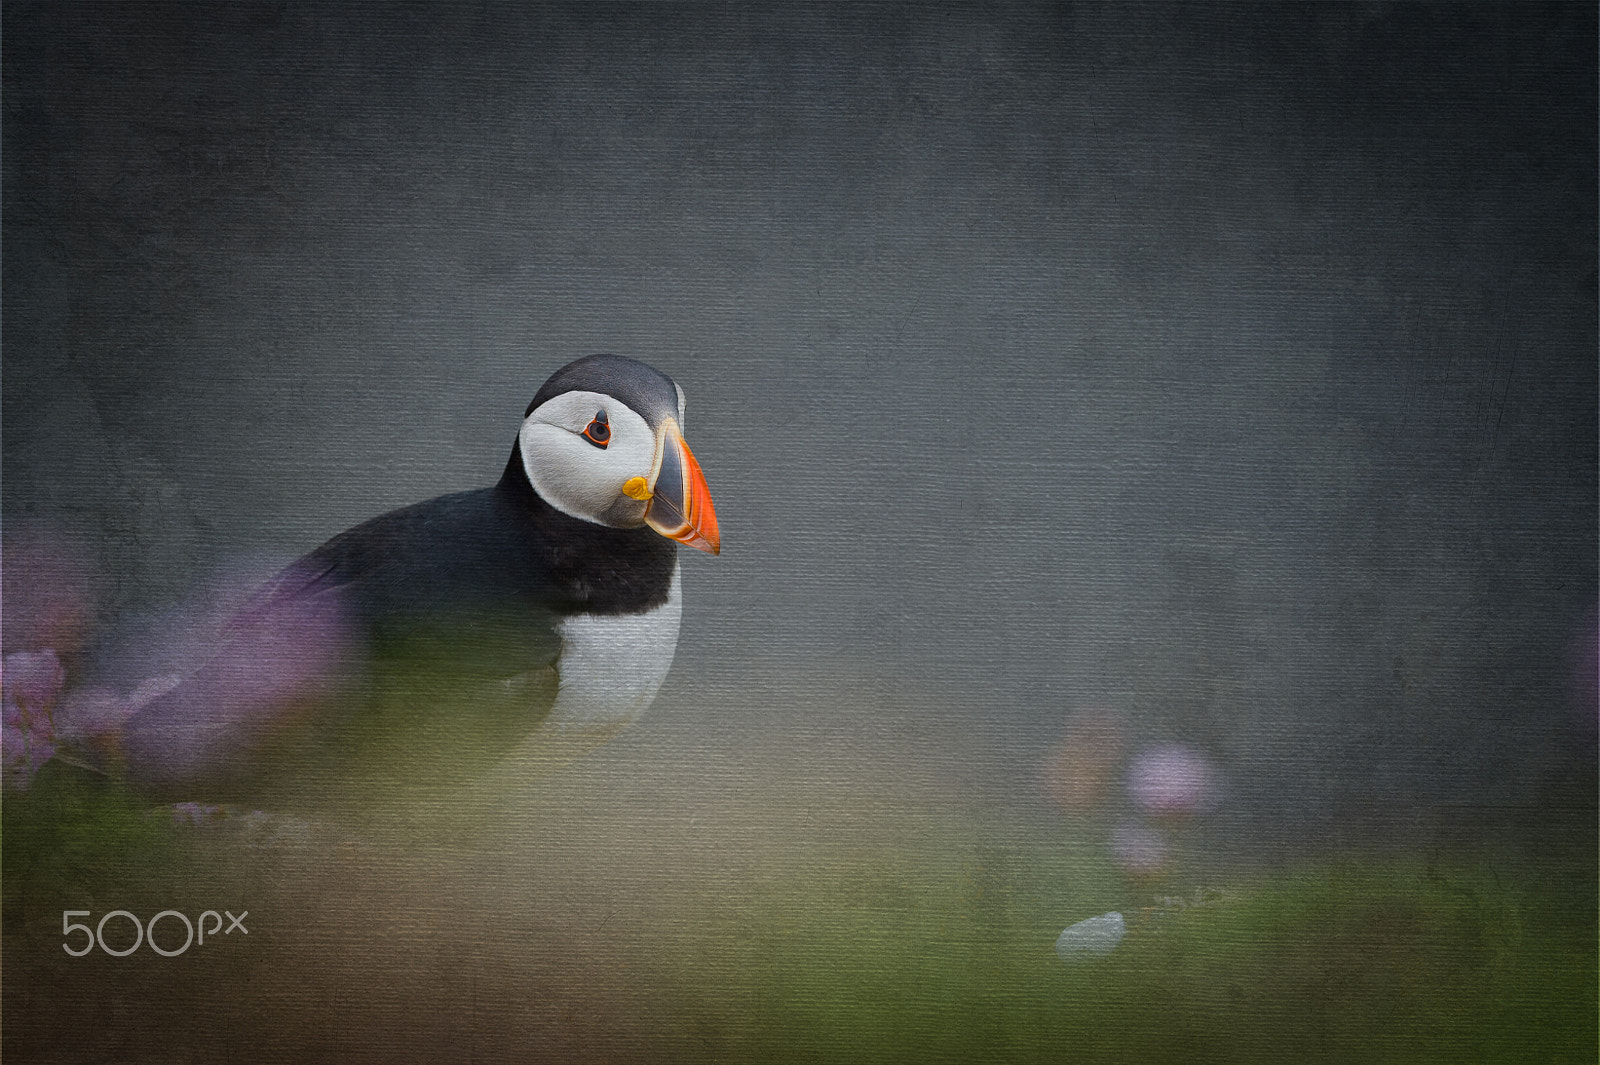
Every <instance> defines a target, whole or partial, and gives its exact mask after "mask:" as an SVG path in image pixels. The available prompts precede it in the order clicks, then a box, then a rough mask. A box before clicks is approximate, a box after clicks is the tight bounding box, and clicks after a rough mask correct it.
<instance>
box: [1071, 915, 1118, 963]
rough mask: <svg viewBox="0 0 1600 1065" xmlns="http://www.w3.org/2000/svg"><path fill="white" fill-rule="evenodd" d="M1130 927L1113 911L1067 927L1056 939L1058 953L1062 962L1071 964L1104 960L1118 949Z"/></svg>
mask: <svg viewBox="0 0 1600 1065" xmlns="http://www.w3.org/2000/svg"><path fill="white" fill-rule="evenodd" d="M1127 931H1128V926H1127V923H1126V922H1124V921H1123V919H1122V914H1120V913H1117V912H1116V911H1115V910H1113V911H1112V912H1110V913H1102V914H1101V915H1100V916H1099V917H1091V918H1089V919H1088V920H1086V921H1079V922H1078V923H1077V924H1075V925H1069V926H1067V929H1066V931H1064V932H1062V933H1061V935H1060V937H1059V938H1057V939H1056V953H1057V954H1058V955H1060V957H1061V960H1062V961H1064V962H1067V963H1068V964H1071V963H1072V962H1078V961H1083V960H1084V959H1086V958H1103V957H1105V956H1106V955H1107V954H1110V953H1111V952H1112V951H1113V950H1115V949H1116V948H1117V944H1118V943H1121V942H1122V937H1123V936H1124V935H1126V934H1127Z"/></svg>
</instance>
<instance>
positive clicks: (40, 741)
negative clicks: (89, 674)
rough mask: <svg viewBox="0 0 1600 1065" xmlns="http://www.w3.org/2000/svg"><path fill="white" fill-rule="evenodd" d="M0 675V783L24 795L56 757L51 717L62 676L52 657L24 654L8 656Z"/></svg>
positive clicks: (47, 653) (52, 654)
mask: <svg viewBox="0 0 1600 1065" xmlns="http://www.w3.org/2000/svg"><path fill="white" fill-rule="evenodd" d="M0 673H3V674H4V675H3V677H0V689H3V695H0V779H3V781H4V783H5V786H6V787H8V788H14V789H16V790H18V791H24V790H26V789H27V787H28V785H29V784H31V783H32V782H33V777H34V774H35V773H37V772H38V771H39V767H40V766H42V765H44V764H45V763H46V762H48V761H49V760H50V759H51V757H53V756H54V755H55V753H56V744H55V739H56V736H55V720H54V716H53V715H54V711H55V707H56V703H57V701H58V700H59V699H60V698H61V689H62V687H63V686H64V685H65V683H66V671H65V670H64V669H62V668H61V660H60V659H59V658H57V657H56V653H55V652H54V651H23V652H18V653H17V654H13V655H6V656H5V660H4V662H3V664H0Z"/></svg>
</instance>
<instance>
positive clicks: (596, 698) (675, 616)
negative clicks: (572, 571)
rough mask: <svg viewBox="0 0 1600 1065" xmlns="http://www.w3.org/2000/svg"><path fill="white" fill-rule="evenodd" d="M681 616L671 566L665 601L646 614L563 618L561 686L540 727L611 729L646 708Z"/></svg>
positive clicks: (657, 686)
mask: <svg viewBox="0 0 1600 1065" xmlns="http://www.w3.org/2000/svg"><path fill="white" fill-rule="evenodd" d="M682 617H683V598H682V596H681V594H680V591H679V584H678V569H677V567H676V566H674V567H673V570H672V585H671V587H670V588H669V589H668V591H667V601H666V602H665V603H664V604H662V605H661V606H660V607H658V608H657V609H655V610H652V611H650V612H649V613H646V614H622V615H617V616H606V615H599V614H577V615H574V616H572V617H570V618H567V619H566V620H565V621H563V622H561V624H560V625H558V626H557V631H558V632H559V633H560V634H561V658H560V661H559V662H558V663H557V666H556V668H557V671H558V672H559V674H560V678H561V686H560V689H559V690H558V692H557V694H556V701H555V704H554V705H553V706H552V707H551V708H550V716H549V717H547V718H546V719H545V723H544V726H543V727H544V728H545V729H548V730H554V731H558V732H568V731H574V730H589V729H604V728H615V727H617V726H621V725H626V724H628V723H629V722H631V721H633V720H634V719H635V718H637V717H638V716H639V715H640V714H642V713H644V712H645V710H646V709H647V708H648V707H649V706H650V703H651V702H652V701H654V699H655V697H656V692H657V691H658V690H659V689H660V688H661V682H662V681H664V680H666V679H667V670H668V669H670V668H671V667H672V655H673V652H675V651H676V650H677V648H678V622H679V621H680V620H681V619H682Z"/></svg>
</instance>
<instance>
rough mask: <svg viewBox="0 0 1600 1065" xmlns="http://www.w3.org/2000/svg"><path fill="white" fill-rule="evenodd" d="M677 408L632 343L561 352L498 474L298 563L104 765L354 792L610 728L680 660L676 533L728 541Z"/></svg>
mask: <svg viewBox="0 0 1600 1065" xmlns="http://www.w3.org/2000/svg"><path fill="white" fill-rule="evenodd" d="M684 406H685V402H684V393H683V389H681V388H680V387H678V385H677V383H676V382H674V381H673V380H672V378H670V377H668V376H667V375H666V374H664V373H662V372H660V371H659V370H656V369H654V368H652V367H650V366H648V365H646V364H644V363H642V362H639V361H637V360H635V359H632V358H628V357H625V356H621V355H610V354H603V355H590V356H587V357H584V358H580V359H578V360H576V361H574V362H570V363H568V364H566V365H565V366H563V367H561V368H560V369H558V370H557V371H556V372H555V373H553V374H551V376H550V378H549V379H548V380H547V381H545V383H544V385H543V386H542V387H540V389H539V390H538V392H537V393H536V394H535V395H534V397H533V400H532V401H531V402H530V403H529V404H528V408H527V410H526V412H525V413H524V415H523V419H522V423H521V426H520V428H519V430H518V432H517V435H516V439H515V441H514V442H513V444H512V448H511V455H510V458H509V460H508V461H507V463H506V466H505V470H504V472H503V474H502V475H501V477H500V479H499V481H498V482H496V483H495V484H493V485H492V486H490V487H486V488H479V489H476V490H472V491H465V492H458V493H455V494H451V495H445V496H441V497H439V498H436V499H431V500H428V501H426V502H422V503H417V504H414V505H411V506H407V507H403V508H401V509H399V510H395V511H391V512H389V513H386V514H383V515H381V516H379V517H375V518H373V519H371V520H369V521H367V522H364V523H363V524H360V525H357V526H355V527H354V528H352V529H349V530H347V531H345V532H342V533H340V534H339V535H337V536H335V537H333V538H332V539H331V540H329V541H328V542H326V543H324V544H323V545H322V546H321V547H318V548H317V549H316V550H314V551H312V552H311V553H309V554H307V555H306V556H304V557H303V558H301V559H299V560H298V561H296V562H294V563H292V564H291V565H289V566H288V567H286V568H285V569H283V570H282V571H281V572H280V573H278V574H277V576H276V577H274V578H272V579H271V580H270V581H268V582H267V583H266V585H265V586H263V587H262V588H261V589H260V590H258V591H257V592H256V593H255V594H254V595H253V596H252V597H251V598H250V599H249V600H248V601H247V602H246V603H245V605H244V606H243V607H242V608H241V609H240V610H239V611H238V613H237V614H236V615H235V616H234V617H233V618H232V619H231V620H230V621H229V622H228V624H227V626H226V629H225V632H224V633H223V634H222V636H221V638H220V639H219V641H218V647H217V650H216V653H215V654H213V655H212V656H211V657H210V659H209V660H208V661H207V662H206V663H205V664H204V665H202V666H201V667H200V668H198V669H197V670H196V671H194V672H193V673H192V674H190V675H188V676H185V677H182V678H181V679H177V678H175V679H173V680H172V681H171V682H169V683H168V684H167V685H157V689H158V691H157V694H155V695H154V697H153V698H149V699H148V701H145V702H144V703H143V704H142V705H139V706H138V707H137V709H135V710H133V711H132V712H131V714H130V715H129V716H128V717H127V718H126V719H125V720H124V721H123V722H122V723H121V725H120V727H119V728H118V729H117V731H116V732H115V734H114V735H113V736H111V737H109V738H108V740H107V742H104V743H103V744H102V749H103V750H104V751H105V752H106V757H107V760H108V761H110V762H112V763H113V764H114V767H115V770H116V772H118V773H120V774H122V775H123V776H124V777H125V778H126V779H127V780H128V781H129V782H130V783H131V784H133V785H134V786H136V787H138V788H140V789H143V790H145V791H147V792H151V793H156V794H159V795H161V796H163V797H164V798H168V799H171V800H179V799H183V800H188V801H195V800H201V801H206V802H230V803H231V802H249V803H253V804H260V803H264V802H265V803H272V802H275V803H278V804H279V805H285V806H287V805H294V804H304V803H306V802H311V803H313V804H327V803H334V804H349V803H356V802H363V801H366V802H375V801H382V800H384V799H386V798H390V797H394V796H399V795H407V794H410V795H437V794H439V793H440V792H442V791H448V790H451V789H458V788H462V787H465V786H468V785H470V784H471V783H472V782H473V781H475V780H479V779H481V778H482V777H483V776H484V775H485V774H486V773H489V771H491V770H494V769H496V767H501V768H502V769H503V767H504V765H505V764H506V763H508V762H509V763H512V764H516V763H518V762H519V761H520V762H521V763H522V764H523V765H533V764H534V763H536V762H538V763H539V764H555V765H559V764H565V762H567V761H570V759H571V758H572V757H576V756H577V755H578V754H581V753H583V752H584V751H586V750H588V749H590V748H592V747H593V746H595V745H598V744H599V743H601V742H604V741H605V740H606V739H608V738H609V737H610V736H612V735H614V734H615V733H616V732H618V731H620V730H621V729H622V728H624V727H625V726H626V725H628V724H629V723H630V722H632V721H633V720H635V719H636V718H638V716H639V715H640V714H642V713H643V712H644V711H645V709H646V708H647V707H649V705H650V703H651V702H652V701H653V700H654V698H655V695H656V692H657V690H658V689H659V688H660V686H661V684H662V681H663V680H664V679H665V677H666V675H667V671H668V668H669V667H670V666H671V664H672V659H673V655H674V652H675V650H676V647H677V640H678V629H679V624H680V621H681V619H682V615H683V600H682V596H681V591H680V580H681V579H680V566H679V558H678V548H679V546H680V545H686V546H688V547H691V548H695V549H697V550H699V551H703V552H706V553H709V554H712V555H716V554H719V553H720V551H721V538H720V533H719V530H718V526H717V516H716V511H715V510H714V509H713V506H712V502H711V494H710V491H709V489H708V488H707V486H706V480H705V476H704V474H703V473H702V472H701V469H700V464H699V462H698V461H697V460H696V459H695V456H694V453H693V452H692V451H691V450H690V449H689V445H688V443H687V442H686V441H685V439H684ZM163 687H164V688H165V690H159V689H161V688H163ZM530 752H531V753H530ZM552 752H557V753H554V754H552Z"/></svg>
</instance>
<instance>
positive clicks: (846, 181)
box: [3, 2, 1596, 839]
mask: <svg viewBox="0 0 1600 1065" xmlns="http://www.w3.org/2000/svg"><path fill="white" fill-rule="evenodd" d="M4 20H5V21H4V33H5V37H4V74H5V82H4V105H5V112H4V116H5V119H4V121H5V143H4V182H5V186H4V191H5V199H4V211H5V214H4V226H5V228H4V270H5V273H4V337H3V339H4V509H5V517H6V519H7V521H8V522H11V523H15V522H17V521H19V520H20V519H22V518H25V517H28V518H42V519H45V520H47V521H50V522H53V523H55V524H57V525H58V526H64V527H66V528H68V529H69V530H71V531H73V532H75V533H76V534H78V535H80V536H81V537H83V538H84V539H85V540H86V541H87V542H88V544H89V545H90V548H91V551H92V552H93V553H94V554H95V556H96V558H97V560H98V563H99V564H100V565H101V566H102V567H103V568H104V569H105V571H106V574H107V577H106V582H105V584H104V586H103V589H104V595H105V599H104V610H105V619H106V620H107V621H110V620H112V619H113V618H114V617H116V616H119V615H124V614H125V613H126V612H128V611H133V610H151V609H156V608H159V607H160V606H161V605H162V604H164V603H171V602H173V601H176V600H178V599H179V598H180V597H181V596H183V595H184V594H185V593H186V591H187V590H188V588H189V587H190V585H191V584H192V582H193V581H194V580H196V579H197V578H198V577H199V576H200V575H202V574H204V573H206V572H209V571H211V570H212V569H213V568H214V567H216V566H218V565H221V564H225V563H227V562H228V561H229V560H230V559H234V558H237V557H240V556H243V555H252V556H254V555H261V554H265V555H268V556H270V557H274V558H280V559H283V558H288V557H292V556H293V555H294V554H296V553H298V552H301V551H303V550H306V549H309V548H310V547H312V546H315V545H316V544H317V543H319V542H320V541H321V540H323V539H324V538H326V537H327V536H329V535H331V534H332V533H335V532H337V531H339V530H340V529H342V528H345V527H346V526H348V525H351V524H353V523H355V522H357V521H358V520H361V519H363V518H365V517H367V516H370V515H372V514H374V513H377V512H380V511H382V510H384V509H387V508H389V507H393V506H396V505H399V504H402V503H406V502H410V501H414V500H418V499H421V498H425V497H428V496H431V495H435V494H438V493H441V492H444V491H448V490H453V489H457V488H462V487H471V486H475V485H478V484H481V483H486V482H487V481H488V480H490V479H492V478H493V477H495V476H497V475H498V473H499V470H500V468H501V465H502V463H503V462H504V458H505V454H506V452H507V449H508V448H509V446H510V443H511V439H512V435H513V433H514V430H515V427H516V425H517V422H518V418H519V416H520V414H521V412H522V410H523V407H524V405H525V404H526V402H527V400H528V398H529V396H530V395H531V394H532V392H533V391H534V390H535V389H536V388H537V386H538V384H539V383H540V382H541V381H542V380H543V378H544V377H545V376H546V374H548V373H549V372H550V371H551V370H552V369H554V368H555V367H556V366H558V365H559V364H561V363H562V362H564V361H566V360H567V359H569V358H572V357H574V356H577V355H581V354H586V353H589V352H594V351H617V352H623V353H628V354H633V355H637V356H640V357H642V358H645V359H647V360H648V361H651V362H653V363H655V364H656V365H658V366H659V367H661V368H662V369H664V370H666V371H668V372H669V373H671V374H673V375H674V376H675V377H676V378H677V379H678V380H679V381H680V382H681V383H682V384H683V386H684V388H685V389H686V391H687V392H688V394H689V401H690V406H689V429H690V439H691V442H692V444H693V446H694V447H695V449H696V452H697V454H698V455H699V457H700V459H701V461H702V464H703V466H704V468H705V470H706V473H707V476H708V478H709V481H710V483H711V486H712V490H713V494H714V496H715V499H716V502H717V507H718V512H719V515H720V516H721V520H722V527H723V530H724V535H725V544H726V552H725V553H724V555H723V556H722V557H721V558H720V559H716V560H711V559H705V558H701V557H698V556H697V557H694V558H691V559H689V560H688V561H687V563H686V569H687V577H686V579H687V585H688V595H689V600H688V602H689V605H688V621H687V625H686V630H685V636H684V640H683V643H682V646H681V648H680V657H679V663H678V667H677V672H676V673H675V676H674V679H673V681H672V682H671V683H669V685H668V688H667V690H666V691H665V693H664V694H663V698H662V700H661V702H660V703H659V704H658V706H657V707H656V710H655V711H653V714H655V715H658V716H659V717H660V720H662V721H666V722H673V721H676V722H679V723H682V722H698V723H699V724H698V725H697V726H696V727H699V728H703V729H706V730H715V729H716V728H717V727H718V723H719V721H724V720H727V715H729V714H738V715H741V724H749V723H750V722H751V721H757V722H759V720H760V715H761V714H763V713H773V714H776V713H778V712H779V711H777V710H774V709H771V707H773V706H775V705H777V702H778V701H781V702H782V704H783V705H785V706H788V707H791V709H790V710H786V711H783V712H784V713H794V712H796V711H795V710H794V709H793V708H794V707H798V708H800V709H799V711H798V712H801V713H806V712H809V711H808V710H807V709H806V707H807V702H806V700H807V696H808V693H809V692H810V691H812V690H813V688H812V686H813V684H814V683H815V679H816V678H817V677H818V676H819V675H823V674H825V675H827V676H828V677H829V684H828V685H827V686H826V690H827V692H828V693H830V694H829V695H828V696H827V699H828V701H829V703H830V706H829V707H828V708H827V709H826V710H824V709H822V708H820V707H819V708H817V712H818V713H819V715H821V716H822V717H823V718H824V719H826V717H827V715H828V714H835V713H839V712H841V709H840V708H838V707H836V706H833V705H832V703H833V702H835V701H836V699H835V693H837V691H838V690H840V686H841V684H842V687H843V688H844V690H846V691H847V692H852V693H855V694H856V695H859V702H858V703H857V704H856V705H850V706H846V707H844V708H843V709H842V712H844V713H848V714H851V715H856V716H864V715H871V714H874V713H884V714H888V715H891V716H895V719H894V720H891V721H886V722H885V723H884V728H885V729H887V730H889V731H890V732H893V731H894V730H896V729H905V730H913V731H914V730H915V729H916V728H918V727H919V726H918V723H917V720H916V719H915V716H914V715H915V714H916V713H926V714H927V715H929V716H930V717H938V718H939V720H941V721H942V722H946V723H948V724H949V725H950V727H951V728H952V729H953V731H954V734H956V735H964V736H969V737H970V742H971V743H972V744H973V748H974V750H987V751H990V752H998V753H997V754H994V757H993V758H992V759H991V760H990V761H989V762H987V763H985V764H987V765H990V766H991V767H992V769H993V771H994V774H995V776H996V778H997V780H998V781H1000V783H1001V786H1003V787H1009V788H1012V789H1013V790H1014V792H1015V793H1016V797H1017V800H1018V801H1019V802H1023V803H1026V802H1031V801H1034V799H1035V798H1036V790H1037V789H1036V787H1035V784H1034V782H1033V780H1032V776H1031V774H1032V773H1033V771H1034V766H1035V764H1036V762H1037V760H1038V758H1039V757H1040V752H1041V751H1043V750H1045V749H1046V748H1047V747H1048V744H1049V743H1050V742H1051V741H1052V739H1053V737H1054V736H1055V735H1056V733H1057V730H1058V729H1059V727H1060V724H1061V721H1062V719H1063V715H1064V714H1065V713H1066V712H1067V711H1068V710H1069V709H1072V708H1074V707H1083V706H1088V705H1106V706H1111V707H1114V708H1116V709H1118V710H1120V711H1121V712H1123V713H1124V714H1126V715H1128V719H1129V720H1130V722H1132V726H1131V727H1132V728H1133V729H1134V731H1135V732H1136V734H1138V735H1140V736H1146V737H1151V738H1159V737H1166V738H1175V739H1180V740H1183V741H1185V742H1189V743H1191V744H1195V745H1198V746H1200V747H1202V748H1203V749H1205V750H1207V751H1209V752H1211V753H1212V754H1213V755H1214V756H1215V757H1216V758H1217V759H1218V760H1219V761H1220V762H1221V763H1222V765H1223V766H1224V768H1225V771H1226V772H1227V774H1228V778H1229V782H1230V786H1229V793H1228V794H1229V799H1228V811H1229V814H1228V815H1229V816H1232V817H1233V818H1234V819H1235V820H1234V822H1233V823H1235V824H1237V825H1239V826H1241V829H1242V830H1247V832H1248V833H1256V834H1259V836H1260V838H1262V839H1267V838H1270V837H1271V836H1272V835H1273V834H1274V832H1282V831H1284V830H1285V829H1284V826H1286V825H1301V824H1304V823H1306V822H1307V819H1309V821H1310V823H1313V824H1317V825H1322V826H1327V825H1331V824H1340V823H1344V824H1350V823H1354V824H1366V823H1367V822H1368V820H1370V817H1378V818H1379V820H1380V821H1381V820H1384V819H1386V818H1387V819H1391V820H1394V819H1397V820H1400V821H1405V820H1406V818H1408V817H1409V816H1411V814H1410V810H1411V809H1412V808H1413V807H1414V806H1417V805H1418V804H1419V803H1422V802H1426V803H1440V802H1442V803H1446V804H1450V803H1473V804H1480V805H1483V806H1490V807H1492V806H1497V805H1510V806H1513V807H1521V808H1523V809H1524V810H1528V811H1531V810H1532V809H1534V808H1536V805H1537V803H1538V802H1539V801H1541V800H1540V796H1541V795H1543V794H1546V791H1547V789H1548V786H1549V782H1550V781H1551V780H1555V779H1560V778H1562V777H1563V775H1570V773H1571V772H1572V771H1573V768H1572V767H1574V766H1578V767H1580V768H1581V769H1582V771H1583V772H1587V773H1590V774H1591V775H1592V769H1588V768H1586V767H1588V766H1589V765H1590V760H1591V759H1592V751H1593V746H1592V744H1593V729H1594V706H1593V703H1592V693H1591V694H1590V696H1589V699H1590V700H1591V701H1589V702H1588V703H1586V704H1584V703H1581V702H1580V698H1581V696H1580V694H1579V692H1578V688H1580V687H1581V685H1577V684H1575V682H1574V679H1573V678H1574V675H1575V671H1576V670H1577V668H1578V667H1577V665H1576V647H1577V646H1578V644H1579V642H1580V640H1585V639H1586V640H1587V647H1588V649H1589V654H1590V655H1591V656H1592V654H1593V648H1594V637H1593V633H1592V629H1591V630H1587V634H1586V635H1585V633H1586V630H1585V629H1584V626H1585V625H1586V624H1588V625H1592V624H1593V621H1592V609H1593V604H1594V602H1595V589H1596V564H1595V556H1596V551H1595V526H1596V511H1595V489H1596V476H1595V467H1596V463H1595V453H1596V448H1595V430H1596V418H1595V397H1596V358H1595V348H1596V328H1595V285H1596V280H1595V255H1596V245H1595V236H1596V217H1595V216H1596V212H1595V203H1596V183H1595V165H1594V164H1595V128H1596V108H1595V69H1594V53H1595V35H1596V26H1595V16H1594V10H1593V7H1592V5H1583V4H1579V5H1572V6H1556V7H1529V6H1524V5H1515V6H1507V7H1492V6H1484V5H1454V6H1445V7H1418V6H1412V5H1386V4H1337V5H1329V6H1305V5H1291V6H1288V7H1247V6H1239V5H1193V6H1186V5H1185V6H1169V7H1162V6H1150V5H1135V6H1131V7H1118V6H1100V5H1086V6H1072V7H1065V6H1063V7H1051V8H1043V7H1039V8H1022V9H1008V10H1004V11H993V10H988V9H977V8H958V7H956V8H953V7H943V6H941V7H889V6H876V5H873V6H863V7H855V6H845V5H839V6H828V7H820V6H808V5H783V6H782V7H777V6H773V7H760V6H757V7H733V6H729V7H680V6H656V5H651V6H642V7H641V6H629V5H599V6H546V5H521V4H504V5H495V4H488V5H482V4H480V5H469V4H449V5H435V6H418V5H406V6H399V5H382V6H377V5H370V6H363V5H345V4H323V5H302V4H282V3H280V4H266V5H249V6H247V5H233V4H230V5H217V6H196V5H176V6H155V5H146V4H138V5H112V4H43V5H40V4H30V3H21V2H18V3H8V4H7V5H6V8H5V12H4ZM1586 615H1587V616H1588V618H1589V620H1588V621H1586V620H1585V617H1586ZM840 677H844V678H851V677H853V678H857V679H856V680H855V681H845V682H840V681H839V680H838V678H840ZM753 693H754V694H753ZM886 693H888V694H891V695H897V696H899V697H900V699H899V701H896V700H894V699H890V698H886ZM907 693H910V694H907ZM779 697H781V699H780V698H779ZM853 697H854V696H847V699H846V701H849V700H850V699H851V698H853ZM819 698H821V696H819ZM908 701H909V702H911V703H917V704H920V705H921V707H922V709H920V710H908V709H907V708H906V704H907V702H908ZM648 727H651V726H650V725H644V726H641V728H648ZM656 727H660V726H659V725H658V726H656ZM1575 752H1576V753H1575ZM1542 789H1543V790H1542Z"/></svg>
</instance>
